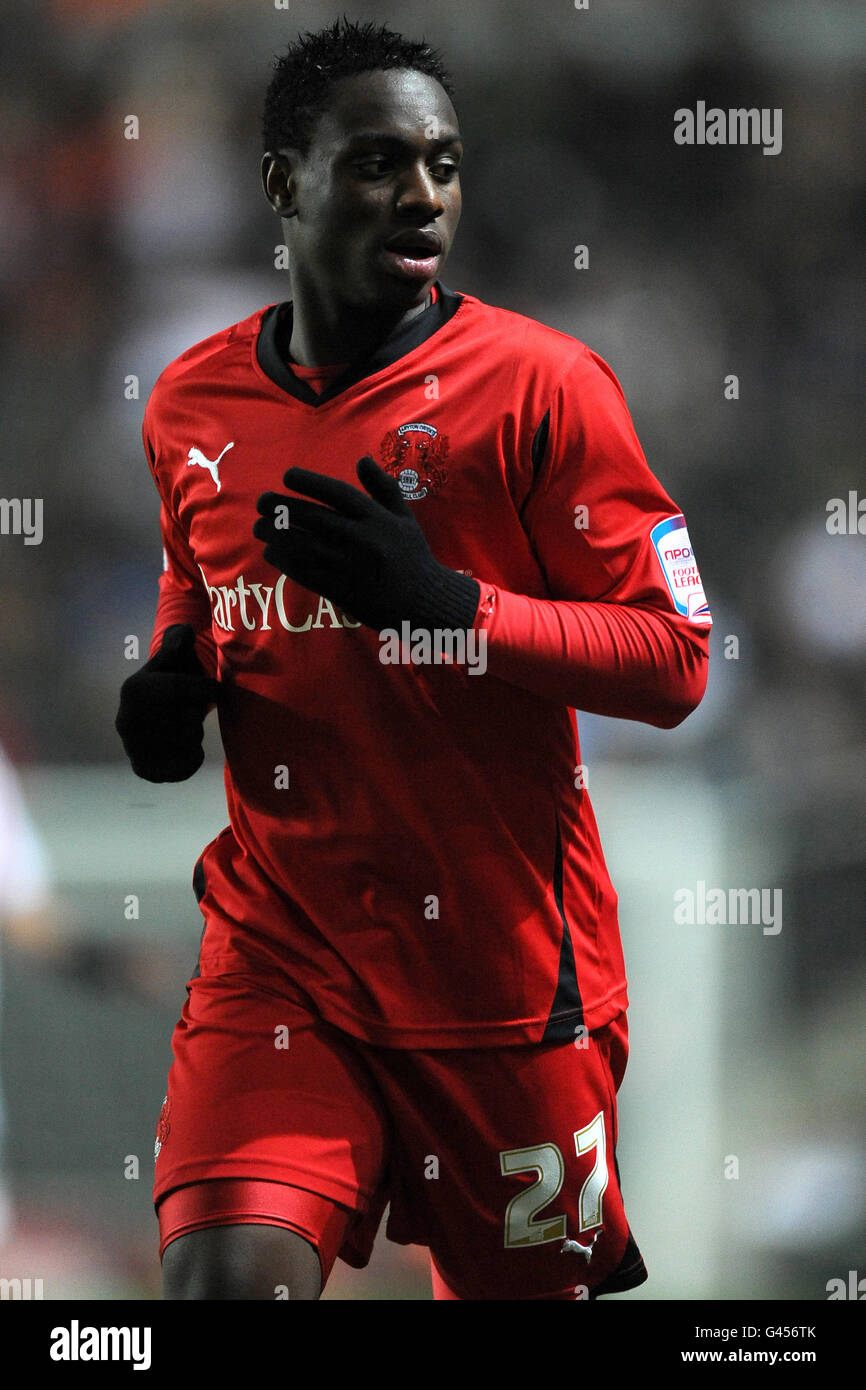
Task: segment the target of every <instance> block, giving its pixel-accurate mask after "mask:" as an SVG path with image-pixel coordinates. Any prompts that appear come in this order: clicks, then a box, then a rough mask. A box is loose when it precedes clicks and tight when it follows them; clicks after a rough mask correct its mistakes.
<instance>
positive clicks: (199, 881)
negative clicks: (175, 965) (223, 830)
mask: <svg viewBox="0 0 866 1390" xmlns="http://www.w3.org/2000/svg"><path fill="white" fill-rule="evenodd" d="M206 888H207V884H206V883H205V877H204V856H202V857H201V858H200V859H197V860H196V866H195V868H194V869H193V871H192V891H193V892H194V893H195V900H196V902H197V903H200V902H201V900H202V898H203V897H204V895H205V889H206ZM206 931H207V923H205V925H204V926H203V927H202V929H201V937H200V938H199V943H198V957H197V959H196V963H195V969H194V970H193V972H192V975H191V976H190V978H191V979H193V980H197V979H198V977H199V975H200V974H201V947H202V942H203V941H204V934H205V932H206Z"/></svg>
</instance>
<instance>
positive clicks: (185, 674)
mask: <svg viewBox="0 0 866 1390" xmlns="http://www.w3.org/2000/svg"><path fill="white" fill-rule="evenodd" d="M194 642H195V633H194V632H193V630H192V628H191V627H188V626H187V625H186V624H185V623H174V624H173V626H172V627H169V628H166V630H165V634H164V636H163V639H162V646H161V647H160V649H159V651H158V652H157V653H156V655H155V656H152V657H151V659H150V661H148V662H147V663H146V665H144V666H142V668H141V670H140V671H136V672H135V674H134V675H132V676H130V677H129V678H128V679H127V680H125V681H124V682H123V685H122V686H121V689H120V709H119V710H118V711H117V719H116V720H115V728H116V729H117V732H118V733H119V734H120V737H121V739H122V740H123V746H124V748H125V749H126V752H127V756H128V757H129V761H130V762H131V763H132V770H133V772H134V773H135V775H136V776H137V777H144V778H145V779H146V781H148V782H185V781H186V779H187V777H191V776H192V775H193V773H194V772H197V771H198V769H199V768H200V767H201V765H202V763H203V762H204V749H203V748H202V739H203V737H204V717H205V714H206V713H207V710H208V707H209V706H210V705H212V704H215V703H216V700H217V696H218V694H219V682H218V681H215V680H211V678H210V677H209V676H206V675H205V673H204V671H203V670H202V668H201V665H200V663H199V659H198V657H197V656H196V654H195V650H194V645H193V644H194Z"/></svg>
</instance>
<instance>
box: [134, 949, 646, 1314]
mask: <svg viewBox="0 0 866 1390" xmlns="http://www.w3.org/2000/svg"><path fill="white" fill-rule="evenodd" d="M173 1052H174V1062H173V1065H172V1067H171V1071H170V1073H169V1080H168V1095H167V1098H166V1102H165V1104H164V1105H163V1109H162V1113H161V1115H160V1119H159V1125H158V1129H157V1144H156V1153H157V1157H156V1177H155V1181H154V1202H155V1204H156V1206H157V1211H158V1215H159V1223H160V1237H161V1244H160V1255H162V1252H163V1251H164V1249H165V1247H166V1246H167V1245H168V1244H169V1242H170V1241H171V1240H174V1239H175V1238H176V1237H178V1236H181V1235H185V1234H186V1233H187V1232H188V1231H191V1230H196V1229H200V1228H202V1227H205V1226H215V1225H231V1224H234V1223H243V1222H249V1223H264V1224H275V1225H279V1226H284V1227H286V1228H287V1229H290V1230H295V1231H299V1232H300V1233H301V1234H302V1235H303V1236H305V1237H306V1238H307V1239H308V1240H309V1241H311V1243H312V1244H313V1245H314V1246H315V1248H316V1250H317V1251H318V1254H319V1258H320V1261H321V1264H322V1276H323V1285H324V1281H325V1280H326V1279H327V1277H328V1275H329V1273H330V1271H331V1267H332V1265H333V1263H334V1260H335V1259H336V1257H337V1255H340V1256H341V1257H342V1259H344V1260H345V1261H346V1262H347V1263H348V1264H350V1265H352V1266H354V1267H355V1268H362V1267H363V1266H364V1265H365V1264H366V1263H367V1262H368V1260H369V1258H370V1253H371V1250H372V1246H373V1241H374V1239H375V1236H376V1232H377V1230H378V1227H379V1224H380V1222H381V1219H382V1215H383V1212H384V1210H385V1207H386V1205H387V1204H388V1203H389V1202H390V1212H389V1216H388V1223H387V1227H386V1232H387V1235H388V1237H389V1239H391V1240H393V1241H397V1242H398V1243H399V1244H403V1245H408V1244H417V1245H423V1246H427V1247H428V1248H429V1250H430V1254H431V1260H432V1263H433V1281H434V1295H435V1297H437V1298H449V1297H456V1298H458V1299H472V1300H476V1299H531V1298H536V1299H549V1298H560V1299H566V1298H568V1299H574V1298H586V1297H589V1298H594V1297H597V1296H598V1295H599V1294H601V1293H614V1292H616V1291H618V1290H621V1289H628V1288H633V1287H634V1286H635V1285H637V1284H641V1283H643V1281H644V1280H645V1279H646V1277H647V1276H646V1270H645V1268H644V1263H643V1260H642V1259H641V1255H640V1251H639V1250H638V1248H637V1246H636V1245H635V1243H634V1240H633V1239H632V1237H631V1233H630V1231H629V1228H628V1223H627V1221H626V1218H625V1212H624V1210H623V1203H622V1196H621V1193H620V1187H619V1173H618V1170H617V1164H616V1157H615V1152H614V1146H615V1143H616V1091H617V1088H618V1087H619V1084H620V1082H621V1080H622V1076H623V1072H624V1071H625V1065H626V1058H627V1055H628V1043H627V1028H626V1017H625V1014H624V1013H622V1014H620V1015H619V1016H618V1017H617V1018H616V1019H614V1020H613V1021H612V1022H611V1023H610V1024H608V1025H607V1026H606V1027H604V1028H601V1029H599V1030H597V1031H596V1032H594V1033H592V1034H588V1035H585V1036H584V1037H582V1038H580V1037H578V1038H577V1039H576V1040H575V1042H574V1043H562V1042H557V1043H551V1044H538V1043H536V1044H532V1045H529V1046H526V1045H520V1046H515V1047H492V1048H447V1049H441V1050H428V1051H415V1050H414V1049H398V1048H384V1047H374V1046H372V1045H370V1044H368V1043H365V1042H361V1041H359V1040H358V1039H356V1038H353V1037H351V1036H349V1035H348V1034H346V1033H344V1032H342V1031H340V1030H339V1029H337V1028H335V1027H333V1025H331V1024H328V1023H326V1022H324V1021H323V1020H322V1019H321V1018H320V1017H319V1016H318V1015H317V1014H316V1013H315V1011H314V1009H313V1008H312V1006H311V1001H310V1000H309V999H308V997H307V996H306V995H304V994H303V992H302V991H300V990H296V989H294V988H291V989H290V988H288V987H287V986H286V983H285V978H284V977H283V978H281V979H279V980H277V979H276V978H274V979H273V980H271V979H270V978H268V977H264V978H263V977H262V975H260V974H256V975H252V974H249V975H243V974H230V975H206V976H204V977H198V978H195V979H193V980H190V982H189V985H188V998H187V1002H186V1004H185V1006H184V1010H183V1015H182V1017H181V1020H180V1022H179V1023H178V1025H177V1028H176V1029H175V1033H174V1038H173Z"/></svg>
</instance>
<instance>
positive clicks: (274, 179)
mask: <svg viewBox="0 0 866 1390" xmlns="http://www.w3.org/2000/svg"><path fill="white" fill-rule="evenodd" d="M295 160H296V154H295V151H294V150H281V151H280V152H279V153H275V152H274V151H272V150H269V151H268V152H267V154H264V155H263V156H262V188H263V189H264V190H265V197H266V198H267V200H268V202H269V203H270V205H271V207H272V208H273V210H274V212H276V213H278V214H279V216H280V217H294V215H295V212H296V211H297V209H296V207H295V182H296V181H295V176H294V167H295Z"/></svg>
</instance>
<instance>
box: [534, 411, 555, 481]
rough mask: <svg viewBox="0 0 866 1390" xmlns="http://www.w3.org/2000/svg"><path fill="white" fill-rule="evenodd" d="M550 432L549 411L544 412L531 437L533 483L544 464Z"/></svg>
mask: <svg viewBox="0 0 866 1390" xmlns="http://www.w3.org/2000/svg"><path fill="white" fill-rule="evenodd" d="M549 432H550V410H549V409H548V410H545V412H544V416H543V418H542V421H541V424H540V425H539V426H538V429H537V430H536V431H535V434H534V435H533V436H532V448H531V450H530V454H531V457H532V481H533V482H535V481H536V479H537V478H538V475H539V473H540V472H541V465H542V464H543V462H544V455H545V454H546V453H547V436H548V433H549Z"/></svg>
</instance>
